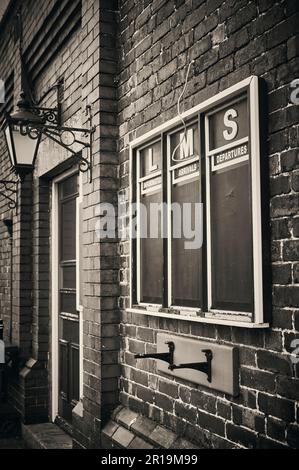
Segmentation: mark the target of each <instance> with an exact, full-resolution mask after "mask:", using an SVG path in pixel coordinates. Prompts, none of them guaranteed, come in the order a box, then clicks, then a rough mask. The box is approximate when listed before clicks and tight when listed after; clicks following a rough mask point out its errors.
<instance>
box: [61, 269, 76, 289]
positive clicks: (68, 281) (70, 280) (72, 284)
mask: <svg viewBox="0 0 299 470" xmlns="http://www.w3.org/2000/svg"><path fill="white" fill-rule="evenodd" d="M61 287H63V288H64V289H76V266H62V286H61Z"/></svg>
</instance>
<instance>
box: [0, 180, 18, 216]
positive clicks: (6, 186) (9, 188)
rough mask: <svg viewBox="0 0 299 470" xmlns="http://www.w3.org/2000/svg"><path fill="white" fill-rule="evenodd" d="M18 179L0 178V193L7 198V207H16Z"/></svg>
mask: <svg viewBox="0 0 299 470" xmlns="http://www.w3.org/2000/svg"><path fill="white" fill-rule="evenodd" d="M18 184H19V182H18V181H9V180H0V188H3V189H0V195H1V196H3V197H4V198H5V199H7V200H8V201H9V202H8V207H9V208H10V209H15V208H16V207H17V196H16V195H17V193H18Z"/></svg>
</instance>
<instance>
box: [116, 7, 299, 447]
mask: <svg viewBox="0 0 299 470" xmlns="http://www.w3.org/2000/svg"><path fill="white" fill-rule="evenodd" d="M298 9H299V8H298V2H297V1H290V0H289V1H276V2H274V1H268V0H256V1H249V2H248V1H243V0H238V1H231V0H226V1H223V0H207V1H202V0H186V1H180V0H168V1H165V0H153V1H147V0H145V1H144V2H137V1H134V0H122V1H121V2H120V44H121V55H120V74H119V126H120V127H119V131H120V149H119V150H120V170H119V176H120V187H121V191H122V194H123V193H125V192H126V190H127V188H128V181H129V173H128V172H129V166H128V159H129V142H130V141H131V140H132V139H134V138H135V137H138V136H141V135H143V134H144V133H145V132H147V131H148V130H150V129H153V128H155V127H156V126H158V125H160V124H162V123H163V122H165V121H167V120H169V119H170V118H172V117H174V116H176V114H177V109H176V105H177V99H178V97H179V94H180V93H181V91H182V86H183V82H184V79H185V74H186V68H187V66H188V63H189V61H190V60H191V59H195V61H196V62H195V66H194V68H193V71H192V72H191V76H190V79H189V82H188V86H187V90H186V95H185V100H184V107H185V108H184V109H185V110H186V109H188V108H190V107H192V106H194V105H196V104H198V103H201V102H202V101H204V100H205V99H207V98H209V97H211V96H213V95H215V94H216V93H218V92H219V91H221V90H223V89H226V88H227V87H229V86H231V85H233V84H235V83H237V82H238V81H240V80H242V79H244V78H246V77H248V76H250V75H258V76H260V77H262V78H263V79H264V80H265V82H266V84H267V89H268V111H269V116H268V117H269V119H268V150H267V154H266V155H264V157H265V158H266V159H267V161H268V163H269V182H270V190H271V201H270V213H271V243H272V274H273V287H272V293H273V295H272V303H273V308H272V320H271V328H270V329H267V330H254V331H252V330H248V329H245V328H236V327H229V326H214V325H204V324H197V323H192V322H189V321H180V320H169V319H163V318H162V317H161V318H154V317H150V316H144V315H138V314H132V313H127V312H126V310H125V308H126V307H128V305H129V297H128V288H129V284H128V279H129V270H128V266H129V254H128V253H129V249H128V248H129V241H124V242H123V243H122V244H121V247H120V253H121V256H120V263H121V268H122V282H121V296H120V300H119V305H120V309H121V311H122V325H121V328H122V377H121V391H120V399H121V403H122V404H123V405H125V406H129V407H130V408H131V409H132V410H134V411H137V412H141V413H143V414H144V415H146V416H148V417H150V418H153V419H154V420H156V421H157V422H158V423H161V424H163V425H165V426H166V427H168V428H170V429H171V430H173V431H175V432H176V433H178V434H184V435H185V437H186V438H187V439H190V440H192V441H195V442H196V443H197V444H199V445H202V446H204V447H206V446H208V447H224V448H231V447H246V448H247V447H249V448H251V447H259V448H276V447H277V448H279V447H293V448H295V447H298V445H299V427H298V419H299V407H298V402H299V376H298V365H297V366H293V364H292V362H291V352H292V349H291V347H290V343H291V340H292V339H295V338H297V339H298V338H299V321H298V318H299V311H298V310H297V309H298V306H299V286H298V247H299V239H298V237H299V231H298V220H299V219H298V216H297V214H298V200H299V195H298V188H299V187H298V168H299V167H298V162H299V159H298V158H299V152H298V142H299V140H298V106H296V105H293V104H292V103H291V102H290V82H291V81H292V80H293V79H295V78H297V77H298V76H299V61H298V37H297V38H296V34H297V33H298V24H299V15H298ZM264 113H267V109H265V110H264ZM158 331H167V332H169V331H170V332H173V333H179V334H185V335H188V336H190V337H193V338H206V339H209V340H211V341H215V340H216V341H217V342H220V343H223V344H227V345H236V346H237V347H238V348H239V353H240V395H239V397H237V398H235V399H233V398H232V397H230V396H228V395H225V394H223V393H219V392H214V391H213V390H209V391H207V389H205V388H204V387H195V386H194V385H193V384H192V383H188V382H183V381H179V380H170V379H169V377H167V376H163V375H162V374H161V373H160V374H158V373H157V371H156V368H155V362H154V361H149V360H142V361H140V360H139V361H138V362H137V361H136V360H135V359H134V354H135V353H143V352H152V351H154V350H155V343H156V335H157V332H158Z"/></svg>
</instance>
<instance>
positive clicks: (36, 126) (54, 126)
mask: <svg viewBox="0 0 299 470" xmlns="http://www.w3.org/2000/svg"><path fill="white" fill-rule="evenodd" d="M27 109H29V110H31V111H34V113H35V114H37V115H39V116H41V117H42V122H41V123H32V124H30V123H26V124H23V125H20V133H21V134H22V135H26V136H28V137H30V138H31V139H33V140H35V139H39V138H40V137H42V136H43V135H44V136H45V137H48V138H49V139H51V140H52V141H53V142H55V143H56V144H58V145H60V146H61V147H63V148H64V149H66V150H67V151H68V152H70V153H71V154H72V155H73V156H74V157H75V158H76V160H77V161H78V163H79V170H80V171H81V172H83V173H85V172H87V171H89V181H90V182H91V181H92V167H93V158H92V144H93V134H94V133H95V130H96V129H95V126H93V120H92V113H91V106H87V107H86V116H88V122H89V128H77V127H65V126H61V125H60V124H58V123H59V122H60V121H61V111H60V110H59V109H60V108H59V107H58V108H54V109H49V108H36V107H30V108H27ZM38 113H40V114H38ZM79 134H81V135H83V136H84V137H85V140H82V139H81V138H80V137H79ZM75 145H77V146H79V147H80V148H78V150H74V148H72V147H73V146H75ZM83 149H88V150H89V158H88V159H87V158H85V157H83V156H82V153H81V151H82V150H83Z"/></svg>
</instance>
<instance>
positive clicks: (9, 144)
mask: <svg viewBox="0 0 299 470" xmlns="http://www.w3.org/2000/svg"><path fill="white" fill-rule="evenodd" d="M4 133H5V138H6V144H7V148H8V153H9V157H10V161H11V165H12V166H15V161H14V152H13V146H12V140H11V134H10V127H9V126H6V129H5V131H4Z"/></svg>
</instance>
